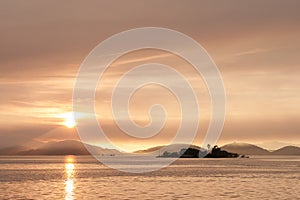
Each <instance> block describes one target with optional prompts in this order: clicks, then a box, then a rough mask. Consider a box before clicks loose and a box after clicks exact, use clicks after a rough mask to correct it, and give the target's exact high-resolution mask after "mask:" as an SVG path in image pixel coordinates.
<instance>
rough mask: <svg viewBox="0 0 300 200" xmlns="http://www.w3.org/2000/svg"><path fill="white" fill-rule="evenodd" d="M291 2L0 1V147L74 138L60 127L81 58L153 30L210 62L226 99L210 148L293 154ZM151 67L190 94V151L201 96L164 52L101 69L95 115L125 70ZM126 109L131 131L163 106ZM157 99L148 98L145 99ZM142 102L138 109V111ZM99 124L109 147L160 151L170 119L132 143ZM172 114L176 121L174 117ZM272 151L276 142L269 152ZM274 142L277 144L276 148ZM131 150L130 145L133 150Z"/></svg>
mask: <svg viewBox="0 0 300 200" xmlns="http://www.w3.org/2000/svg"><path fill="white" fill-rule="evenodd" d="M299 6H300V2H299V1H296V0H294V1H291V0H288V1H274V0H270V1H258V0H257V1H248V2H240V1H226V2H225V1H224V2H221V1H220V2H217V1H216V2H214V3H211V1H158V0H156V1H126V2H123V1H119V2H116V1H115V2H114V1H89V2H85V1H72V2H71V1H70V2H68V1H64V2H61V1H53V0H51V1H50V0H46V1H37V0H35V1H33V0H27V1H15V0H10V1H1V2H0V15H1V17H0V25H1V26H0V30H1V31H0V70H1V73H0V91H1V96H0V137H1V141H0V147H4V146H10V145H15V144H22V143H27V142H32V141H49V140H61V139H71V138H76V133H75V132H74V130H70V129H68V128H66V127H64V126H62V125H61V124H62V122H63V121H64V119H62V118H61V114H62V113H67V112H71V111H72V105H71V102H72V89H73V84H74V81H75V77H76V73H77V70H78V69H79V66H80V64H81V62H82V61H83V59H84V58H85V57H86V56H87V54H88V53H89V52H90V51H91V50H92V49H93V48H94V47H95V46H96V45H97V44H98V43H100V42H101V41H103V40H104V39H106V38H107V37H109V36H111V35H113V34H115V33H118V32H121V31H125V30H128V29H131V28H136V27H146V26H157V27H166V28H171V29H174V30H177V31H180V32H183V33H185V34H187V35H189V36H191V37H192V38H194V39H195V40H197V41H198V42H199V43H200V44H201V45H202V46H203V47H204V48H205V49H206V50H207V51H208V53H209V54H210V55H211V57H212V58H213V60H214V61H215V62H216V64H217V66H218V67H219V70H220V72H221V74H222V77H223V81H224V84H225V89H226V93H227V116H226V122H225V126H224V130H223V132H222V135H221V138H220V143H221V144H223V143H227V142H231V141H244V142H253V143H257V144H263V145H265V146H267V147H269V148H273V147H274V148H275V147H277V146H280V145H281V143H291V144H300V137H299V133H300V125H299V120H300V116H299V113H300V105H299V102H300V92H299V91H300V79H299V75H300V66H299V65H300V57H299V52H300V38H299V35H300V26H299V21H300V14H299ZM148 61H157V62H163V63H167V64H170V65H172V66H174V67H177V68H178V69H179V70H181V71H182V72H183V73H185V74H186V76H187V77H189V80H190V81H191V82H192V84H193V86H195V88H196V89H197V97H198V98H199V102H200V107H201V108H202V111H201V112H202V114H203V118H202V119H201V120H202V121H201V122H200V124H201V125H202V126H201V129H200V130H199V135H198V137H197V138H196V140H195V143H201V139H202V137H203V132H204V131H205V130H206V126H207V122H208V119H209V116H210V113H209V101H208V96H207V95H208V94H207V91H206V88H205V85H204V84H203V82H202V81H201V79H200V78H199V77H196V79H195V76H194V72H193V70H190V68H189V66H188V64H186V63H184V61H182V60H180V59H179V58H176V57H175V56H174V55H170V54H168V53H166V52H158V51H150V50H148V51H142V52H135V53H132V54H128V55H126V56H124V57H123V58H121V59H120V60H118V61H117V62H116V63H115V64H114V66H111V69H110V71H108V72H107V76H105V77H104V79H103V85H102V88H100V87H99V90H98V91H97V98H99V99H102V98H101V97H104V98H105V101H103V100H97V104H96V107H97V108H104V107H105V106H107V105H108V104H109V103H110V101H109V94H110V92H111V89H112V87H113V86H112V84H113V83H114V82H115V81H116V80H117V78H118V76H119V75H120V74H122V73H123V71H122V70H126V69H127V67H128V68H129V67H133V66H132V65H133V64H134V65H136V64H142V63H147V62H148ZM144 89H145V90H144V91H142V90H141V91H140V93H136V95H135V96H134V99H132V102H133V103H132V107H131V110H132V113H133V115H134V118H135V120H136V121H137V122H138V123H141V124H143V123H144V124H145V123H146V122H147V120H148V118H147V116H145V115H144V114H145V112H144V111H145V109H146V108H148V107H149V104H151V103H153V102H154V101H156V100H157V101H159V102H161V103H162V104H164V103H166V101H169V100H171V99H172V98H173V97H172V95H170V94H169V93H168V92H165V91H164V90H163V89H162V88H155V87H151V86H149V87H148V88H144ZM153 91H155V92H156V94H158V97H155V96H153V95H151V97H149V94H153ZM145 98H147V99H148V101H146V102H145V101H142V100H143V99H145ZM105 109H106V111H105V112H103V113H97V114H99V116H100V118H102V119H104V120H103V121H104V122H105V123H104V124H103V126H104V128H105V129H107V130H109V132H111V135H110V137H111V139H112V140H113V141H115V142H116V143H118V144H119V145H123V146H124V148H128V149H135V148H142V147H148V146H155V145H156V144H162V143H164V142H167V141H168V139H169V136H170V135H172V133H173V131H174V129H175V128H176V126H178V124H177V123H176V116H177V114H178V112H177V111H176V102H175V103H174V105H173V104H170V105H168V109H169V110H170V112H171V113H172V115H174V116H173V118H175V120H174V119H170V121H169V124H167V126H166V127H165V129H164V132H162V133H161V134H160V136H161V137H160V138H153V139H152V140H148V141H143V142H141V141H135V140H132V139H128V138H124V137H123V136H121V135H120V134H119V133H118V130H117V129H116V128H115V127H114V126H113V123H112V121H111V120H110V116H109V115H110V112H109V109H108V108H107V107H106V108H105ZM176 113H177V114H176ZM276 141H277V142H276ZM278 142H279V143H278ZM137 144H138V145H137Z"/></svg>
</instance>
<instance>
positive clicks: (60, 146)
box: [0, 140, 121, 155]
mask: <svg viewBox="0 0 300 200" xmlns="http://www.w3.org/2000/svg"><path fill="white" fill-rule="evenodd" d="M85 145H86V146H88V147H89V150H91V151H92V152H93V154H97V155H111V154H115V155H117V154H121V153H120V152H119V151H117V150H115V149H104V148H101V147H97V146H93V145H88V144H85ZM7 149H8V148H6V149H1V150H0V155H90V153H89V151H87V149H86V148H85V146H84V144H83V143H82V142H80V141H76V140H64V141H60V142H48V143H46V144H44V145H41V146H40V147H39V148H37V149H29V148H26V147H24V148H17V147H11V150H10V151H8V150H7Z"/></svg>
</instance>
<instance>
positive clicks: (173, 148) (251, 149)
mask: <svg viewBox="0 0 300 200" xmlns="http://www.w3.org/2000/svg"><path fill="white" fill-rule="evenodd" d="M183 146H184V145H183V144H173V145H168V146H156V147H152V148H149V149H145V150H139V151H136V152H135V153H151V154H152V155H160V154H162V153H163V152H160V151H159V149H161V148H162V147H165V151H168V152H179V151H180V150H181V149H182V147H183ZM191 147H192V148H195V149H200V147H199V146H195V145H192V146H191ZM221 149H222V150H225V151H228V152H232V153H237V154H240V155H270V156H271V155H299V156H300V148H299V147H296V146H286V147H283V148H281V149H278V150H276V151H272V152H270V151H268V150H266V149H264V148H261V147H259V146H256V145H253V144H248V143H236V142H235V143H231V144H226V145H224V146H222V147H221Z"/></svg>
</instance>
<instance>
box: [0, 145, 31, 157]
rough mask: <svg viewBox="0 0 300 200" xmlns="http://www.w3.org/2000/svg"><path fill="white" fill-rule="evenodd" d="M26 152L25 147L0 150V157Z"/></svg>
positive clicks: (26, 148)
mask: <svg viewBox="0 0 300 200" xmlns="http://www.w3.org/2000/svg"><path fill="white" fill-rule="evenodd" d="M26 150H28V147H25V146H12V147H7V148H3V149H0V155H16V154H18V153H19V152H21V151H26Z"/></svg>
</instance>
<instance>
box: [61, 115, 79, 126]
mask: <svg viewBox="0 0 300 200" xmlns="http://www.w3.org/2000/svg"><path fill="white" fill-rule="evenodd" d="M60 116H61V118H63V119H64V120H65V121H64V122H63V123H62V124H63V125H64V126H66V127H68V128H74V127H75V126H76V122H75V119H74V114H73V113H72V112H69V113H63V114H61V115H60Z"/></svg>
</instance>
